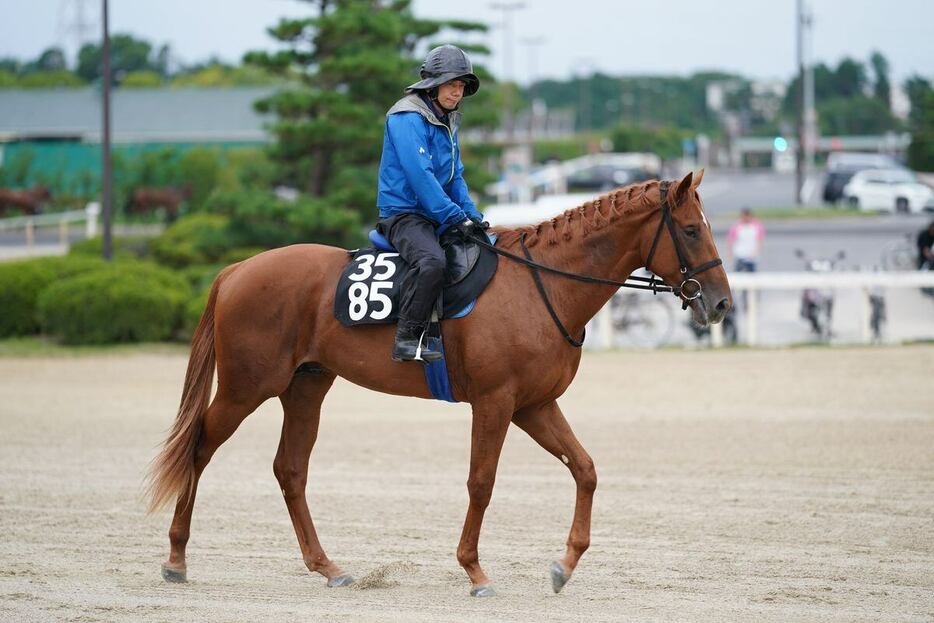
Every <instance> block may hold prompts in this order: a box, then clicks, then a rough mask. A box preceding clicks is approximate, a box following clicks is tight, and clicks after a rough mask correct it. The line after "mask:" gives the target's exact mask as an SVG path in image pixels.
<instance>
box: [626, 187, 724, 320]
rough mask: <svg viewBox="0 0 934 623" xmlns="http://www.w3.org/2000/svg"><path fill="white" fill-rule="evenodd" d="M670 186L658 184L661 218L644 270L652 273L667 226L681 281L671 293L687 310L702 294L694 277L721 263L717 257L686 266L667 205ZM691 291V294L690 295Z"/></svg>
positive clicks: (669, 206) (699, 285)
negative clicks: (663, 232)
mask: <svg viewBox="0 0 934 623" xmlns="http://www.w3.org/2000/svg"><path fill="white" fill-rule="evenodd" d="M670 186H671V183H670V182H667V181H664V182H659V183H658V192H659V193H661V196H662V208H661V213H662V217H661V219H659V221H658V229H656V230H655V238H654V239H653V240H652V247H651V248H650V249H649V256H648V258H646V260H645V269H646V270H647V271H649V272H652V268H651V266H652V258H653V257H655V249H656V248H657V247H658V241H659V240H660V239H661V237H662V228H663V227H664V226H666V225H667V226H668V233H669V234H671V242H672V243H673V244H674V246H675V253H676V254H677V255H678V266H679V267H680V268H681V279H682V280H681V285H680V286H678V287H677V288H672V289H671V291H672V292H674V293H675V294H676V295H677V296H680V297H681V309H687V308H688V304H689V303H690V302H691V301H693V300H694V299H696V298H699V297H700V295H701V293H702V292H703V287H702V286H701V284H700V282H699V281H698V280H697V279H695V278H694V275H698V274H700V273H702V272H704V271H705V270H707V269H709V268H714V267H715V266H720V265H721V264H723V261H722V260H721V259H720V258H719V257H718V258H716V259H713V260H710V261H709V262H705V263H703V264H701V265H700V266H698V267H697V268H691V266H690V265H689V264H688V261H687V259H686V258H685V256H684V248H683V247H682V242H681V238H680V237H679V236H678V230H677V229H676V228H675V222H674V219H672V218H671V204H669V203H668V189H669V188H670ZM631 278H632V279H638V278H637V277H631ZM654 279H655V276H654V275H653V276H652V280H654ZM649 281H651V280H649ZM691 284H693V285H691ZM692 290H693V293H691V291H692Z"/></svg>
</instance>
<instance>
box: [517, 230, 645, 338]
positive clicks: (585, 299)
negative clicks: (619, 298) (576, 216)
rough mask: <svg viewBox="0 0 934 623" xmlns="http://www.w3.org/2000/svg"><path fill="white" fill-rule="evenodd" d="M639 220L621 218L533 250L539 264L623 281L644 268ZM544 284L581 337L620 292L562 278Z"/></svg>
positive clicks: (560, 315) (566, 321) (559, 311)
mask: <svg viewBox="0 0 934 623" xmlns="http://www.w3.org/2000/svg"><path fill="white" fill-rule="evenodd" d="M635 221H636V219H626V220H625V222H624V221H623V220H622V219H621V220H618V221H614V222H612V223H610V224H609V225H607V226H605V227H603V228H602V229H600V230H598V231H593V232H590V233H589V234H588V235H587V236H586V237H579V238H576V239H573V240H570V241H567V242H564V243H561V244H558V245H554V246H549V245H547V244H539V245H536V246H535V247H533V248H532V249H530V251H531V253H532V255H533V257H534V258H535V260H536V261H537V262H539V263H541V264H545V265H547V266H553V267H555V268H558V269H561V270H564V271H567V272H572V273H577V274H579V275H585V276H588V277H598V278H602V279H612V280H615V281H623V280H625V279H626V278H627V277H628V276H629V275H630V274H631V273H632V272H633V271H634V270H636V269H637V268H639V267H641V266H642V259H641V255H640V253H639V239H638V232H639V229H640V227H639V224H638V223H637V222H635ZM575 233H576V234H577V235H578V236H579V235H580V234H579V233H577V232H575ZM540 274H542V275H543V276H544V275H547V274H548V273H544V272H542V273H540ZM544 283H545V290H546V292H547V293H548V297H549V299H550V300H551V303H552V305H553V306H554V308H555V311H556V312H557V314H558V318H560V319H561V321H562V323H564V325H565V327H566V328H567V329H568V330H569V331H570V332H571V334H572V335H574V336H578V335H580V333H581V331H582V330H583V328H584V325H586V324H587V322H589V321H590V319H591V318H593V317H594V316H595V315H596V314H597V312H598V311H600V309H602V308H603V306H604V305H606V303H607V301H609V300H610V297H612V296H613V294H614V293H615V292H616V290H617V288H616V286H606V285H599V284H591V283H586V282H583V281H577V280H575V279H569V278H567V277H561V276H558V275H552V276H551V277H550V278H548V277H545V278H544Z"/></svg>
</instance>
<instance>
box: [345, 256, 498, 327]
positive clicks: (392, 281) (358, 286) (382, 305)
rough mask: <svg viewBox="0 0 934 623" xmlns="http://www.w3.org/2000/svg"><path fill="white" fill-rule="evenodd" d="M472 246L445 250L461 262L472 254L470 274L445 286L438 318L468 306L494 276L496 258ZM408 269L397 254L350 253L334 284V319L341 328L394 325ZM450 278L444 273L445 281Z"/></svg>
mask: <svg viewBox="0 0 934 623" xmlns="http://www.w3.org/2000/svg"><path fill="white" fill-rule="evenodd" d="M473 246H474V248H475V249H476V251H470V252H457V253H452V252H450V251H446V255H447V256H448V258H452V256H460V257H459V259H461V262H462V263H463V260H464V259H465V258H466V257H470V256H474V254H476V255H475V256H474V257H470V259H469V260H467V263H468V265H470V271H469V272H468V273H466V275H460V274H458V275H456V276H454V279H456V281H455V282H454V283H445V286H444V288H443V293H442V296H441V300H442V313H441V317H442V319H444V318H451V317H453V316H455V315H456V314H457V313H458V312H460V311H461V310H463V309H464V308H465V307H467V306H468V305H470V304H471V302H472V301H473V300H474V299H475V298H477V297H478V296H479V295H480V293H481V292H483V289H484V288H486V286H487V284H488V283H489V282H490V279H492V278H493V275H494V274H495V273H496V268H497V266H498V264H499V256H498V255H496V254H495V253H493V252H492V251H490V250H489V249H484V248H481V247H479V246H477V245H473ZM470 260H473V261H470ZM471 264H472V265H471ZM408 270H409V265H408V264H407V263H406V262H405V261H404V260H403V259H402V258H401V257H399V254H398V253H394V252H386V251H378V250H376V249H374V248H370V249H358V250H357V251H353V252H352V256H351V260H350V262H349V263H348V264H347V266H346V267H345V268H344V270H343V271H342V272H341V276H340V279H339V280H338V282H337V292H336V294H335V296H334V317H335V318H337V320H338V321H340V323H341V324H342V325H344V326H345V327H350V326H354V325H361V324H386V323H394V322H396V321H397V320H398V319H399V311H398V310H399V301H400V300H401V294H402V284H403V282H404V281H405V276H406V274H407V273H408ZM445 272H446V273H448V271H445ZM450 279H451V276H450V275H449V274H446V275H445V281H446V282H447V281H449V280H450Z"/></svg>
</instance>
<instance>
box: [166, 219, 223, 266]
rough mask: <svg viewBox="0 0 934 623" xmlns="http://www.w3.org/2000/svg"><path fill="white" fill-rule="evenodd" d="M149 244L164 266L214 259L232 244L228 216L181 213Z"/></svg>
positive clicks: (187, 264) (188, 264)
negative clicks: (178, 217)
mask: <svg viewBox="0 0 934 623" xmlns="http://www.w3.org/2000/svg"><path fill="white" fill-rule="evenodd" d="M149 246H150V249H151V250H152V254H153V256H154V257H155V259H156V261H158V262H159V263H160V264H164V265H166V266H172V267H176V268H181V267H183V266H191V265H193V264H212V263H215V262H217V261H218V260H219V259H220V257H221V256H222V255H223V254H224V253H226V252H227V251H228V250H229V249H230V248H231V246H232V245H231V244H230V241H229V234H228V219H227V217H226V216H221V215H217V214H192V215H190V216H186V217H183V218H181V219H179V220H178V221H176V222H175V223H173V224H172V225H170V226H169V227H168V228H166V230H165V231H164V232H162V233H161V234H160V235H159V236H157V237H155V238H153V239H152V240H151V241H150V243H149Z"/></svg>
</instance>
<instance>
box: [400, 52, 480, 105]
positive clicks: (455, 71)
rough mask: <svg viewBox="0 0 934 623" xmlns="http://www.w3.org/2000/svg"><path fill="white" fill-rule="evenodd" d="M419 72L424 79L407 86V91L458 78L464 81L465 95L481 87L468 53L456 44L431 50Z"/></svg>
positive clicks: (433, 85) (471, 93)
mask: <svg viewBox="0 0 934 623" xmlns="http://www.w3.org/2000/svg"><path fill="white" fill-rule="evenodd" d="M418 73H419V75H420V76H421V78H422V79H421V80H419V81H418V82H416V83H415V84H412V85H409V86H408V87H406V89H405V90H406V91H416V90H430V89H433V88H434V87H437V86H440V85H442V84H444V83H445V82H449V81H451V80H457V79H460V80H463V81H464V97H468V96H470V95H473V94H474V93H476V92H477V89H479V88H480V79H479V78H477V76H476V75H474V73H473V65H472V64H471V63H470V59H469V58H468V57H467V53H466V52H464V51H463V50H462V49H460V48H459V47H457V46H454V45H442V46H438V47H437V48H435V49H433V50H432V51H431V52H429V53H428V56H426V57H425V62H424V63H422V66H421V68H420V69H419V72H418Z"/></svg>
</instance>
